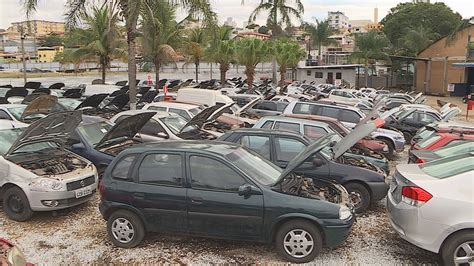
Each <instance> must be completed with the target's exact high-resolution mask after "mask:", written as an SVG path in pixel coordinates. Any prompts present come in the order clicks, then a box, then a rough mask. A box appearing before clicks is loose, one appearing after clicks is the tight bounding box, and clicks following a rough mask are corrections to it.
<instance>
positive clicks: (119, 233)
mask: <svg viewBox="0 0 474 266" xmlns="http://www.w3.org/2000/svg"><path fill="white" fill-rule="evenodd" d="M111 229H112V235H113V236H114V238H115V239H116V240H117V241H119V242H120V243H123V244H127V243H129V242H130V241H132V240H133V237H134V236H135V229H134V228H133V225H132V223H131V222H130V221H129V220H127V219H125V218H117V219H115V220H114V221H113V222H112V228H111Z"/></svg>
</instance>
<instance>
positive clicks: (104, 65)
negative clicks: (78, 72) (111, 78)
mask: <svg viewBox="0 0 474 266" xmlns="http://www.w3.org/2000/svg"><path fill="white" fill-rule="evenodd" d="M101 61H102V63H101V68H102V84H105V72H106V71H107V69H106V68H107V66H106V64H105V62H104V61H103V60H101Z"/></svg>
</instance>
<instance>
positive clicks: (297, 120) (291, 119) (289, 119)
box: [260, 116, 329, 128]
mask: <svg viewBox="0 0 474 266" xmlns="http://www.w3.org/2000/svg"><path fill="white" fill-rule="evenodd" d="M260 119H261V120H266V121H267V120H275V121H285V122H295V123H303V124H306V125H315V126H320V127H328V128H329V125H328V124H327V123H324V122H320V121H314V120H308V119H304V118H294V117H287V116H264V117H262V118H260Z"/></svg>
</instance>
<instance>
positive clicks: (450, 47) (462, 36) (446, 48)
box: [416, 26, 474, 95]
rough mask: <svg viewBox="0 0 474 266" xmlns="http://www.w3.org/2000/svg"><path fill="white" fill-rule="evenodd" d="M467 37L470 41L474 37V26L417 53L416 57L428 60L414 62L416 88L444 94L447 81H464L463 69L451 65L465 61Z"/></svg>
mask: <svg viewBox="0 0 474 266" xmlns="http://www.w3.org/2000/svg"><path fill="white" fill-rule="evenodd" d="M469 38H471V41H472V40H473V38H474V26H470V27H469V28H466V29H464V30H463V31H461V32H459V33H458V35H457V37H456V39H455V40H453V41H451V42H446V38H443V39H441V40H439V41H437V42H435V43H433V44H432V45H431V46H429V47H428V48H426V49H425V50H423V51H422V52H421V53H419V54H418V58H420V59H427V60H428V61H426V62H425V61H417V63H416V89H417V90H418V91H422V92H426V93H431V94H438V95H446V94H447V93H448V92H447V87H448V84H449V83H464V82H466V81H467V80H466V75H465V69H464V68H457V67H453V66H452V64H453V63H459V62H465V61H466V53H467V48H466V47H467V44H468V42H469ZM427 72H428V75H427Z"/></svg>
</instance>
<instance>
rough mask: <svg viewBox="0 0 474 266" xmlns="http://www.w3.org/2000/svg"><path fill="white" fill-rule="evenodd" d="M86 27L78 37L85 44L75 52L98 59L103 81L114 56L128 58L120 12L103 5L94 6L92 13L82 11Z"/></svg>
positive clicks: (82, 57) (82, 56) (79, 56)
mask: <svg viewBox="0 0 474 266" xmlns="http://www.w3.org/2000/svg"><path fill="white" fill-rule="evenodd" d="M81 17H82V21H83V22H84V24H85V29H83V30H80V31H78V33H77V34H78V39H79V40H80V42H81V43H82V44H83V46H81V47H80V48H78V49H77V50H76V51H75V52H74V56H75V57H78V58H81V59H86V58H87V59H94V60H97V61H98V63H99V65H100V68H101V71H102V82H103V83H105V76H106V72H107V68H108V67H109V66H110V62H111V60H112V59H114V58H126V56H127V53H126V51H125V49H124V48H125V45H124V42H123V41H122V39H121V38H120V31H119V26H118V22H119V12H118V11H117V10H114V9H113V8H111V7H109V6H108V5H105V4H104V5H102V6H100V7H93V8H92V9H91V12H90V13H87V12H82V15H81Z"/></svg>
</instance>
